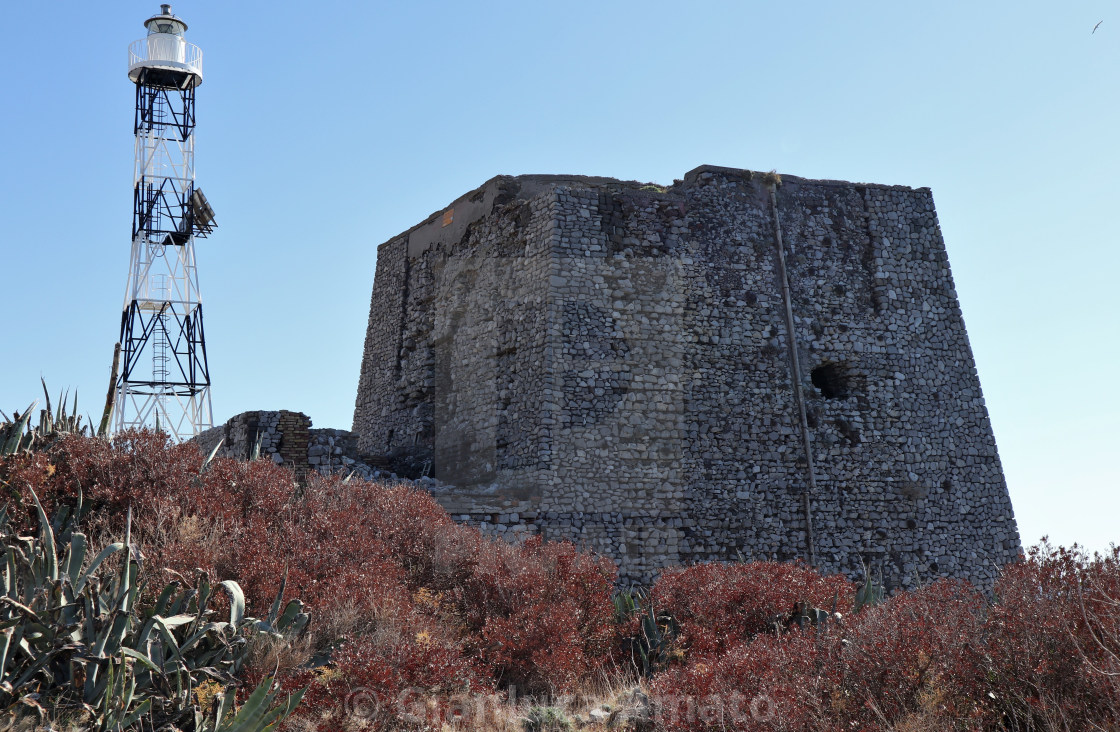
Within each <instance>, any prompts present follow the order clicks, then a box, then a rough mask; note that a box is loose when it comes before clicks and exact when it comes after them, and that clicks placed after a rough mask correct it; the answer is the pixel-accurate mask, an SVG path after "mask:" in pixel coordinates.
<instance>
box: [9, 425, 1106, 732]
mask: <svg viewBox="0 0 1120 732" xmlns="http://www.w3.org/2000/svg"><path fill="white" fill-rule="evenodd" d="M0 484H2V485H3V488H4V491H5V492H6V494H7V495H6V499H7V502H8V516H9V522H10V523H11V525H12V536H13V537H16V538H13V539H11V541H12V542H16V543H18V542H20V541H24V539H22V538H19V537H33V536H37V535H39V534H41V533H42V532H43V527H42V521H41V517H40V514H39V513H38V509H37V508H36V504H35V500H34V498H33V493H34V494H35V495H37V496H38V499H39V500H40V501H41V502H42V506H43V509H44V514H45V515H54V514H56V513H57V511H58V510H59V509H60V508H63V507H69V508H70V509H71V510H72V507H73V506H74V505H75V503H76V501H77V500H78V498H79V496H81V500H82V502H83V515H82V517H81V519H80V524H81V528H82V531H83V532H84V533H83V536H85V537H86V539H85V540H86V541H88V544H89V546H90V548H91V551H90V554H93V553H95V552H96V550H97V549H99V548H100V547H102V546H108V545H110V544H111V543H112V542H115V541H119V539H120V537H122V536H124V535H125V532H126V531H130V532H131V534H130V541H131V547H132V549H133V550H134V552H135V556H136V557H137V558H138V559H137V560H136V564H137V567H138V572H139V574H140V578H139V580H138V582H137V584H138V585H139V586H140V587H141V589H140V590H138V591H137V593H136V599H135V606H134V607H133V608H132V609H131V610H130V612H132V613H134V614H135V615H136V616H137V618H140V619H142V618H144V617H148V616H150V614H151V613H150V608H152V607H153V606H154V605H156V604H157V603H159V602H160V598H159V597H158V592H159V591H160V589H161V588H163V587H164V586H166V585H167V584H168V583H171V582H176V583H178V584H177V585H176V587H178V588H193V587H196V586H197V585H198V583H199V582H200V579H202V578H215V581H216V580H217V579H223V580H230V581H233V582H236V583H237V585H238V586H239V587H240V589H241V590H242V591H243V593H244V598H245V615H246V617H250V616H251V617H255V618H269V617H275V615H276V611H275V609H276V607H277V598H278V596H280V595H283V597H284V598H285V600H284V602H285V603H287V602H288V601H289V600H290V599H292V598H299V599H300V600H301V601H302V606H300V609H301V611H302V612H305V613H307V614H308V615H309V616H310V621H309V622H307V623H306V627H303V626H301V627H300V628H299V632H298V633H286V634H285V633H246V634H245V638H244V643H243V646H244V648H243V649H242V650H243V652H241V651H239V653H240V654H241V655H239V656H238V658H239V659H240V660H239V661H238V663H237V667H236V670H235V672H232V671H231V672H230V673H231V675H230V678H229V679H226V680H223V679H216V681H215V684H214V685H213V686H210V687H205V688H202V685H201V684H200V688H198V689H196V690H195V691H194V692H193V696H192V697H191V698H192V703H194V704H195V705H196V706H197V707H198V708H199V709H204V708H206V707H207V705H210V706H213V700H212V697H214V696H215V695H216V696H218V697H221V696H222V691H223V690H224V689H225V687H224V686H222V684H224V683H225V682H226V681H229V682H230V684H231V686H236V688H237V689H239V691H236V690H235V692H234V693H237V694H238V695H239V700H240V702H242V703H244V702H245V701H246V700H247V699H248V695H249V693H250V692H252V691H253V690H254V689H256V688H260V687H261V686H262V682H264V684H263V686H264V687H268V685H269V684H270V683H271V684H272V693H273V696H272V697H270V703H271V704H273V705H274V706H275V705H278V704H281V703H282V702H283V700H284V699H286V698H287V697H286V694H287V693H296V692H299V691H301V690H305V691H304V694H303V696H302V699H301V700H300V703H299V705H298V707H297V708H296V709H295V711H294V713H293V714H292V715H291V716H290V717H288V718H287V719H286V720H284V721H283V722H282V725H283V726H282V727H281V728H283V729H292V730H323V731H328V730H365V729H369V730H374V729H385V730H396V729H441V728H450V729H492V730H502V729H505V730H514V729H517V730H521V729H529V730H534V729H535V730H544V729H569V728H571V729H574V728H576V727H579V726H585V727H587V726H592V727H599V728H603V729H606V728H608V727H613V728H629V729H650V730H652V729H669V730H724V729H743V730H907V731H911V732H919V731H921V730H945V729H961V730H1082V729H1101V730H1108V729H1117V728H1118V727H1117V724H1118V723H1117V720H1118V719H1120V553H1118V552H1116V551H1114V552H1112V553H1111V554H1109V555H1107V556H1095V557H1089V556H1086V555H1084V554H1083V553H1081V552H1079V551H1077V550H1076V549H1072V550H1067V549H1056V548H1052V547H1050V546H1048V545H1045V544H1044V545H1041V546H1039V547H1036V548H1034V549H1033V550H1031V552H1030V553H1029V554H1028V555H1027V556H1026V557H1025V558H1024V560H1023V561H1022V562H1020V563H1017V564H1015V565H1012V566H1010V567H1008V568H1007V569H1006V570H1005V572H1004V574H1003V576H1002V578H1001V579H1000V580H999V582H998V583H997V585H996V587H995V588H994V592H993V594H992V595H991V596H985V595H982V594H980V593H978V592H976V591H975V590H974V589H972V588H971V587H969V586H967V585H965V584H962V583H959V582H954V581H948V580H943V581H939V582H937V583H935V584H933V585H930V586H928V587H924V588H922V589H919V590H917V591H913V592H900V593H896V594H895V595H893V596H892V597H890V598H887V599H883V600H882V601H880V602H875V601H874V600H875V599H876V598H875V597H874V594H875V593H873V592H872V593H869V592H868V591H867V590H868V589H873V588H866V587H865V588H863V590H862V593H861V594H860V596H859V597H860V602H862V604H863V606H862V607H861V608H860V609H859V610H858V611H853V607H854V606H855V605H856V604H857V591H860V589H861V588H860V587H859V586H857V585H856V584H854V583H852V582H851V581H849V580H848V579H846V578H844V577H838V576H833V577H823V576H821V575H820V574H818V573H817V572H816V571H814V570H813V569H811V568H808V567H805V566H802V565H798V564H779V563H765V562H755V563H740V564H709V565H698V566H694V567H688V568H682V569H677V570H672V571H669V572H666V573H665V574H664V575H663V576H662V577H661V578H660V579H659V580H658V582H657V583H656V584H655V585H654V586H653V587H652V588H649V589H648V590H647V591H645V592H641V593H617V592H616V589H615V586H614V582H615V569H614V567H613V565H612V564H611V563H610V562H609V561H608V560H605V559H603V558H600V557H596V556H593V555H591V554H588V553H584V552H581V551H579V550H578V549H577V548H576V547H574V546H572V545H571V544H568V543H555V542H543V541H541V540H539V539H536V538H534V539H530V540H528V541H526V542H525V543H523V544H522V545H520V546H511V545H508V544H505V543H503V542H501V541H498V540H493V539H491V538H488V537H486V536H483V535H482V534H480V533H479V532H478V531H476V530H474V529H472V528H469V527H465V526H460V525H457V524H455V523H454V522H453V521H452V520H451V519H450V518H449V517H448V516H447V514H446V513H445V512H444V511H443V510H442V509H441V508H440V507H439V506H438V504H436V503H435V501H434V500H433V499H432V498H431V497H430V496H429V495H427V494H426V493H423V492H421V491H417V490H414V489H413V488H411V487H410V486H408V485H403V484H387V483H370V482H365V481H361V480H350V481H345V480H343V479H341V478H317V477H313V478H310V479H308V480H306V481H297V480H296V479H295V478H294V477H293V475H292V474H291V473H289V472H288V471H286V470H283V469H280V468H277V467H276V466H274V465H272V464H271V463H270V462H267V461H252V462H243V461H235V460H229V459H215V460H212V461H209V462H207V459H206V456H203V455H201V454H200V453H199V451H198V450H197V449H196V448H195V447H194V446H192V445H176V444H171V443H170V442H169V441H168V440H167V439H166V438H165V437H164V436H162V435H159V434H155V433H151V432H140V433H130V434H126V435H122V436H118V437H117V438H116V439H114V440H112V441H109V440H104V439H97V438H90V437H85V436H81V435H74V434H71V435H61V436H59V437H57V439H53V440H48V441H45V442H44V443H43V444H41V445H39V446H38V447H37V448H36V449H34V450H30V451H29V450H17V451H16V452H15V453H14V454H10V455H6V456H4V457H2V458H0ZM130 511H131V514H132V517H133V518H132V521H131V524H128V523H127V521H126V517H127V516H128V514H129V512H130ZM99 571H104V572H109V573H112V572H119V571H120V563H119V562H118V563H117V564H116V565H114V564H113V562H112V561H109V562H107V563H106V566H105V567H104V568H102V569H101V570H99ZM226 598H227V595H225V594H220V595H219V594H218V593H215V596H214V598H213V599H212V600H211V601H210V606H209V607H208V610H209V612H210V613H211V614H213V615H216V616H217V615H223V614H224V613H228V612H229V602H230V601H229V600H228V599H226ZM869 600H870V601H869ZM196 610H197V608H196ZM146 612H147V613H148V616H146V615H145V613H146ZM5 617H9V618H11V617H14V616H13V615H12V613H11V612H9V614H8V615H7V616H5ZM0 625H2V624H0ZM10 631H11V627H9V628H8V630H5V631H4V632H5V633H9V632H10ZM231 642H232V641H231ZM87 652H88V651H87V650H81V649H71V651H70V653H71V654H81V653H87ZM153 652H154V651H153ZM11 674H12V669H11V668H8V667H5V669H4V681H5V682H9V681H10V676H11ZM269 679H274V680H275V681H273V682H269V681H268V680H269ZM40 686H41V688H39V690H38V691H37V692H36V694H37V697H36V698H37V699H41V700H55V701H56V702H58V703H59V704H62V703H66V702H67V700H72V699H71V697H68V696H66V694H65V693H63V692H59V691H57V690H55V689H53V688H51V687H50V684H49V683H47V682H46V681H42V682H40ZM207 694H209V695H210V696H209V697H208V696H207ZM0 696H3V699H2V700H0V703H3V704H4V705H6V706H8V708H9V710H22V709H24V707H26V706H27V700H26V699H25V698H23V697H25V696H26V694H24V695H22V696H20V695H19V694H16V693H14V691H13V689H12V687H7V686H0ZM48 711H49V710H48ZM47 716H49V714H47ZM11 718H12V719H15V716H12V717H11ZM24 718H25V719H26V715H24ZM58 728H60V729H61V728H62V727H58ZM105 728H106V729H108V728H109V727H105ZM135 728H136V729H151V727H150V726H149V727H145V726H144V722H143V721H142V720H141V721H139V722H136V724H135ZM180 728H181V729H190V728H192V727H191V724H190V723H184V724H183V725H182V726H180ZM200 729H201V728H200Z"/></svg>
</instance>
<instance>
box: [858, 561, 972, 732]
mask: <svg viewBox="0 0 1120 732" xmlns="http://www.w3.org/2000/svg"><path fill="white" fill-rule="evenodd" d="M984 610H985V602H984V598H983V596H982V595H980V594H979V593H978V592H976V591H975V590H974V589H973V588H972V587H971V586H969V585H968V584H967V583H964V582H957V581H950V580H941V581H938V582H936V583H934V584H933V585H931V586H929V587H924V588H922V589H919V590H915V591H913V592H901V593H899V594H897V595H895V596H894V597H892V598H890V600H888V601H887V602H885V603H883V604H881V605H878V606H875V607H871V608H867V609H865V610H863V611H862V612H860V613H857V614H853V615H849V616H848V617H847V618H846V619H845V620H844V622H843V624H842V627H841V628H840V629H839V630H840V632H841V634H842V635H843V638H844V649H843V654H842V655H843V669H844V671H843V680H842V684H843V695H844V698H846V699H848V700H850V704H849V709H848V712H847V713H846V714H845V715H844V716H845V717H846V718H849V719H851V720H853V721H863V722H867V723H873V722H876V721H881V720H884V719H885V720H889V721H890V722H891V723H892V724H894V723H897V722H899V721H900V720H902V719H905V718H906V717H907V716H908V715H910V714H914V713H918V712H920V711H923V710H924V711H931V710H930V709H929V707H930V705H931V704H933V705H934V706H935V707H936V709H935V710H933V711H936V712H937V714H938V715H940V718H941V719H942V720H946V719H951V720H954V721H956V722H959V723H961V724H975V723H976V722H977V721H978V720H982V719H984V718H986V717H990V716H991V712H990V710H989V708H988V707H987V705H986V704H985V702H988V701H990V698H989V697H987V696H986V694H985V691H986V686H985V683H984V678H985V677H984V671H985V665H984V656H983V650H984V649H983V632H982V631H983V623H984Z"/></svg>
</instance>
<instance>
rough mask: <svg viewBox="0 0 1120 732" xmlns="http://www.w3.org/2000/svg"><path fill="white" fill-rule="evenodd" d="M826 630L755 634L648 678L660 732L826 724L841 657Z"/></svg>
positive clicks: (835, 641) (825, 726) (822, 726)
mask: <svg viewBox="0 0 1120 732" xmlns="http://www.w3.org/2000/svg"><path fill="white" fill-rule="evenodd" d="M838 648H839V643H838V639H837V638H836V637H834V636H829V635H825V634H818V633H817V632H816V631H815V630H809V631H805V632H802V631H800V630H795V631H793V632H790V633H783V634H781V635H759V636H757V637H755V638H754V639H753V640H751V641H749V642H742V643H737V644H735V645H733V646H731V647H730V648H728V649H727V650H726V652H724V653H721V654H719V655H718V656H695V657H694V658H693V660H692V661H691V662H690V663H689V664H688V665H687V666H684V667H676V668H673V669H670V670H669V671H666V672H665V673H663V674H660V675H658V676H657V677H656V678H655V679H654V681H653V684H652V692H653V700H654V705H655V710H656V716H657V720H658V722H659V724H660V725H662V726H663V727H664V728H665V729H668V730H807V729H829V728H830V725H829V724H828V720H829V717H830V715H831V710H830V704H831V700H832V697H833V694H832V691H833V690H834V689H836V688H838V683H837V679H836V677H838V676H839V673H840V669H841V662H840V659H839V653H838Z"/></svg>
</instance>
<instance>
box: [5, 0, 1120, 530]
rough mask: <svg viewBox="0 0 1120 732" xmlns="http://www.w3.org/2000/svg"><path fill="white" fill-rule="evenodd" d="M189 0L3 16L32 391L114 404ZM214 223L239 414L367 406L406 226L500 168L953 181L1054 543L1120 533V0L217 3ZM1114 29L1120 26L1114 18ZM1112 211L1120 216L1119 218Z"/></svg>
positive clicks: (10, 277)
mask: <svg viewBox="0 0 1120 732" xmlns="http://www.w3.org/2000/svg"><path fill="white" fill-rule="evenodd" d="M157 10H158V3H157V2H148V1H146V0H145V2H137V1H136V0H113V1H112V2H99V3H90V2H82V3H79V2H74V1H73V0H64V1H62V2H18V3H17V2H9V3H5V4H4V5H3V8H2V12H0V304H2V312H3V314H4V318H3V325H2V326H0V408H3V409H4V410H5V411H7V412H8V413H10V412H11V410H13V409H20V410H22V409H23V408H24V407H25V406H26V405H27V403H28V402H30V401H31V400H32V399H34V398H37V397H38V396H39V377H40V374H41V375H42V376H44V377H45V378H46V380H47V382H48V384H49V385H50V386H51V387H52V389H53V390H59V389H63V388H71V389H73V388H76V389H78V390H79V393H80V396H79V401H80V404H79V406H80V407H81V409H82V410H84V411H88V412H89V413H90V414H92V415H99V414H100V409H101V406H102V403H103V401H104V398H105V390H106V387H107V386H108V380H109V367H110V361H111V356H112V348H113V343H114V342H115V341H116V339H117V337H118V331H119V327H120V311H121V305H122V302H121V299H122V297H123V292H124V285H125V277H126V275H127V269H128V253H129V226H130V219H131V196H132V192H131V176H132V156H133V150H132V114H133V88H132V86H131V84H130V83H129V82H128V80H127V77H126V67H127V63H126V59H127V56H126V50H127V47H128V43H129V42H130V41H132V40H134V39H136V38H140V37H142V36H143V35H144V32H145V31H144V28H143V27H142V25H141V24H142V22H143V20H144V19H146V18H147V17H148V16H149V15H151V14H153V13H154V12H156V11H157ZM174 12H175V13H176V14H178V15H179V16H181V17H183V18H184V19H185V20H186V21H187V22H188V23H189V24H190V30H189V31H188V33H187V38H188V40H190V41H191V42H193V43H196V44H198V45H199V46H201V47H202V49H203V52H204V54H205V73H206V78H205V83H204V84H203V85H202V86H201V87H200V89H199V92H198V102H197V111H198V128H197V132H196V145H197V164H196V170H197V173H198V184H199V186H200V187H201V188H203V189H204V190H205V191H206V194H207V196H208V197H209V199H210V202H211V203H212V204H213V206H214V209H215V211H216V212H217V219H218V223H219V225H220V228H219V229H218V231H217V232H216V233H215V235H214V236H212V237H211V238H209V239H206V240H200V241H199V243H198V258H199V262H200V268H201V269H200V279H201V285H202V290H203V300H204V302H205V306H206V334H207V345H208V353H209V357H210V364H211V375H212V377H213V379H214V387H213V399H214V412H215V419H216V421H218V422H221V421H224V420H225V419H228V418H229V417H231V416H233V415H234V414H236V413H238V412H242V411H245V410H249V409H281V408H283V409H292V410H297V411H303V412H306V413H307V414H309V415H310V416H311V417H312V419H313V420H314V424H315V426H319V427H343V428H349V426H350V421H351V417H352V412H353V406H354V393H355V389H356V386H357V380H358V369H359V365H360V355H361V348H362V340H363V336H364V332H365V327H366V319H367V316H368V306H369V296H370V288H371V285H372V282H373V272H374V263H375V258H376V246H377V244H379V243H380V242H382V241H384V240H386V239H388V238H389V237H391V236H393V235H395V234H397V233H399V232H400V231H402V230H404V229H407V228H408V227H410V226H412V225H413V224H415V223H417V222H419V221H420V220H422V219H423V218H424V217H426V216H427V215H428V214H430V213H432V212H433V211H435V210H437V209H440V208H442V207H443V206H445V205H446V204H447V203H449V202H450V201H451V200H453V199H454V198H456V197H457V196H459V195H460V194H462V193H465V192H467V191H468V190H470V189H472V188H474V187H476V186H478V185H479V184H481V183H482V182H484V181H485V180H486V179H488V178H490V177H492V176H494V175H498V174H520V173H578V174H587V175H603V176H611V177H615V178H622V179H633V180H640V181H649V182H656V183H662V184H668V183H671V182H672V180H673V179H674V178H680V177H682V175H683V174H684V173H685V172H686V171H688V170H690V169H692V168H694V167H696V166H698V165H701V164H705V163H710V164H716V165H725V166H733V167H743V168H750V169H753V170H770V169H777V170H778V171H779V172H782V173H789V174H795V175H800V176H806V177H812V178H838V179H844V180H852V181H870V182H876V183H890V184H902V185H910V186H930V187H931V188H932V189H933V194H934V199H935V201H936V203H937V207H938V212H939V216H940V221H941V226H942V230H943V232H944V234H945V239H946V244H947V247H948V250H949V257H950V261H951V264H952V268H953V274H954V277H955V279H956V283H957V290H958V294H959V296H960V299H961V307H962V309H963V311H964V317H965V322H966V324H967V327H968V331H969V335H970V337H971V341H972V348H973V351H974V353H975V355H976V360H977V363H978V368H979V372H980V379H981V382H982V384H983V388H984V393H985V396H986V398H987V403H988V407H989V410H990V413H991V417H992V422H993V425H994V427H995V434H996V439H997V442H998V444H999V448H1000V453H1001V456H1002V459H1003V465H1004V469H1005V472H1006V474H1007V479H1008V483H1009V486H1010V489H1011V497H1012V500H1013V502H1014V506H1015V510H1016V514H1017V517H1018V520H1019V527H1020V531H1021V533H1022V535H1023V538H1024V541H1025V542H1027V543H1028V544H1029V543H1033V542H1035V541H1037V540H1038V539H1039V538H1040V537H1041V536H1042V535H1043V534H1049V535H1050V537H1051V538H1052V540H1054V541H1055V542H1059V543H1063V544H1070V543H1072V542H1074V541H1078V542H1080V543H1082V544H1083V545H1085V546H1087V547H1088V548H1090V549H1104V548H1106V547H1107V546H1108V544H1109V543H1110V542H1112V541H1118V542H1120V467H1118V459H1117V458H1118V456H1120V449H1118V444H1117V443H1118V442H1120V431H1118V430H1117V427H1116V415H1117V413H1118V412H1120V378H1118V379H1113V377H1114V376H1120V345H1118V343H1120V328H1118V326H1117V321H1118V316H1120V312H1118V311H1120V308H1118V294H1117V293H1118V288H1117V286H1116V284H1115V282H1116V279H1117V273H1118V272H1120V249H1118V247H1117V234H1116V230H1115V229H1114V228H1113V225H1112V222H1111V220H1110V219H1109V218H1108V217H1109V216H1110V215H1113V214H1115V212H1116V207H1117V201H1118V200H1120V173H1118V171H1120V147H1118V145H1117V135H1118V131H1120V106H1118V101H1117V99H1118V97H1117V90H1118V89H1120V5H1118V4H1117V3H1116V2H1111V1H1105V0H1089V1H1085V2H1069V3H1057V2H1052V1H1049V0H1048V1H1047V2H1040V1H1037V0H1027V1H1024V0H1016V1H1015V2H1011V1H1010V0H1002V1H1000V2H983V3H980V2H953V1H945V2H938V3H905V2H898V0H892V1H891V2H859V1H858V0H853V1H852V2H843V3H841V2H809V1H805V2H799V3H783V2H754V1H753V0H750V1H748V0H739V1H736V2H731V1H726V2H707V1H705V0H694V1H693V2H681V1H680V0H678V1H677V2H663V1H661V0H643V1H642V2H637V1H636V0H635V1H630V0H627V1H625V2H623V1H621V0H620V1H618V2H612V1H611V0H599V1H598V2H583V1H576V2H564V3H554V2H538V1H536V0H522V1H521V2H487V1H483V2H472V3H466V2H420V1H417V2H410V3H404V2H399V3H388V2H380V3H374V2H364V3H363V2H356V3H348V4H347V3H339V2H335V1H334V0H321V1H320V2H315V3H307V2H301V3H294V2H287V1H285V0H277V1H276V2H240V1H239V2H216V1H215V0H185V1H183V2H179V3H175V4H174ZM1099 21H1103V23H1101V25H1100V27H1099V28H1098V29H1097V31H1096V32H1095V33H1093V32H1092V30H1093V28H1094V26H1095V25H1096V24H1097V23H1098V22H1099ZM1110 212H1112V213H1111V214H1110Z"/></svg>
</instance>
